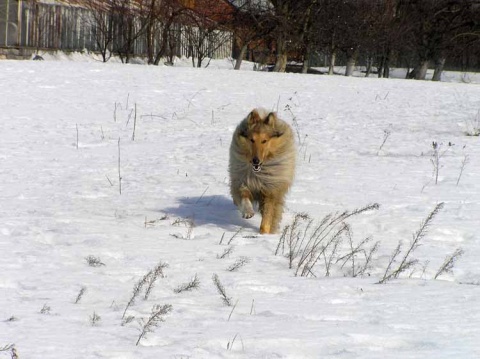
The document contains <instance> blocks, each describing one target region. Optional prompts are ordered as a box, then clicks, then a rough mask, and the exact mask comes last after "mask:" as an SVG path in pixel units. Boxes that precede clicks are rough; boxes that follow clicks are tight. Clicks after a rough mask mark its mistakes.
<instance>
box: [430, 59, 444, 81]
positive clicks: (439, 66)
mask: <svg viewBox="0 0 480 359" xmlns="http://www.w3.org/2000/svg"><path fill="white" fill-rule="evenodd" d="M444 67H445V57H441V58H439V59H437V60H436V61H435V72H434V73H433V78H432V81H441V80H442V71H443V68H444Z"/></svg>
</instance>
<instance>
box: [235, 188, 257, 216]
mask: <svg viewBox="0 0 480 359" xmlns="http://www.w3.org/2000/svg"><path fill="white" fill-rule="evenodd" d="M252 202H253V195H252V192H250V190H249V189H248V188H247V187H246V186H241V187H240V204H239V206H238V207H239V209H240V212H242V217H243V218H247V219H248V218H252V217H253V215H254V214H255V212H254V210H253V204H252Z"/></svg>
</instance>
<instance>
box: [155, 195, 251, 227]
mask: <svg viewBox="0 0 480 359" xmlns="http://www.w3.org/2000/svg"><path fill="white" fill-rule="evenodd" d="M177 202H178V206H177V207H169V208H164V209H163V210H162V212H165V213H167V214H169V215H173V216H177V217H181V218H193V221H194V223H195V226H201V225H208V224H213V225H215V226H218V227H220V228H222V229H224V230H227V231H236V230H238V228H239V227H242V228H245V229H252V230H257V224H256V221H255V219H252V220H246V219H243V218H242V216H241V214H240V212H239V211H238V209H237V207H236V206H235V205H234V204H233V201H232V199H231V198H230V197H226V196H222V195H214V196H203V197H200V196H199V197H180V198H178V199H177ZM257 215H258V216H260V214H257Z"/></svg>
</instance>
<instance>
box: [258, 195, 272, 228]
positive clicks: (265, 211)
mask: <svg viewBox="0 0 480 359" xmlns="http://www.w3.org/2000/svg"><path fill="white" fill-rule="evenodd" d="M261 202H262V206H261V211H262V223H261V224H260V233H261V234H268V233H274V232H275V230H276V228H275V224H274V223H273V221H274V216H275V206H276V203H275V199H274V198H270V197H265V198H263V199H262V201H261Z"/></svg>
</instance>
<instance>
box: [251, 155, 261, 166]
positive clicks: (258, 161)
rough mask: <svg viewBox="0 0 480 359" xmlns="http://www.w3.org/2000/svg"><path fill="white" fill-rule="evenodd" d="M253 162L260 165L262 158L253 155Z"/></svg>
mask: <svg viewBox="0 0 480 359" xmlns="http://www.w3.org/2000/svg"><path fill="white" fill-rule="evenodd" d="M252 163H253V164H254V165H255V166H258V165H259V164H260V160H259V159H258V157H253V159H252Z"/></svg>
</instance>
